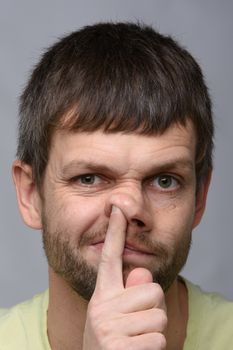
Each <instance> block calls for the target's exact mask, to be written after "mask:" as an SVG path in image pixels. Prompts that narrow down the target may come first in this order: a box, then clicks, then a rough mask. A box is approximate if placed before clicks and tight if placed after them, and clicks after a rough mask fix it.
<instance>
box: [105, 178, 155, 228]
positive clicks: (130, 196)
mask: <svg viewBox="0 0 233 350" xmlns="http://www.w3.org/2000/svg"><path fill="white" fill-rule="evenodd" d="M113 205H115V206H117V207H118V208H120V209H121V211H122V212H123V214H124V215H125V217H126V219H127V221H128V225H130V226H135V224H137V225H136V226H138V227H143V228H144V229H145V227H148V229H149V226H150V224H151V222H150V221H151V220H150V215H149V211H148V203H147V198H146V196H145V193H144V192H143V189H142V187H141V184H140V183H136V182H131V181H127V182H124V183H123V184H121V185H119V186H117V187H116V188H115V189H113V190H112V191H111V193H110V194H109V197H108V199H107V203H106V213H107V215H109V213H110V211H111V207H112V206H113Z"/></svg>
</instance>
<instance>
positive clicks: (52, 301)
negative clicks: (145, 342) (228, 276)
mask: <svg viewBox="0 0 233 350" xmlns="http://www.w3.org/2000/svg"><path fill="white" fill-rule="evenodd" d="M49 284H50V289H49V307H48V320H47V326H48V337H49V343H50V345H51V348H52V350H64V349H65V350H74V349H75V350H82V338H83V332H84V327H85V322H86V312H87V306H88V302H87V301H86V300H84V299H83V298H81V297H80V296H79V295H78V294H77V293H75V292H74V291H73V290H72V289H71V288H70V287H69V286H68V285H67V284H66V282H65V281H64V280H63V279H62V278H61V277H59V276H58V275H57V274H55V273H54V272H53V271H52V270H51V269H50V270H49ZM166 305H167V313H168V327H167V331H166V338H167V350H170V349H172V350H176V349H179V350H180V349H182V348H183V344H184V340H185V336H186V328H187V319H188V302H187V291H186V287H185V285H184V284H183V283H182V282H181V281H179V280H175V281H174V282H173V284H172V286H171V287H170V288H169V290H168V291H167V293H166Z"/></svg>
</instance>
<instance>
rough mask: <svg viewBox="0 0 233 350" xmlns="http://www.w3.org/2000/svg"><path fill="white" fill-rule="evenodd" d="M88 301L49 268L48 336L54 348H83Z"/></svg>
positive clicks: (63, 349) (62, 349)
mask: <svg viewBox="0 0 233 350" xmlns="http://www.w3.org/2000/svg"><path fill="white" fill-rule="evenodd" d="M87 306H88V302H87V301H86V300H84V299H83V298H82V297H80V296H79V295H78V294H77V293H75V292H74V291H73V290H72V288H70V287H69V286H68V285H67V283H66V282H65V281H64V280H63V279H62V278H61V277H60V276H58V275H57V274H55V273H54V272H53V271H52V270H51V269H49V307H48V319H47V327H48V337H49V343H50V346H51V348H52V350H74V349H75V350H81V349H82V338H83V332H84V327H85V321H86V312H87Z"/></svg>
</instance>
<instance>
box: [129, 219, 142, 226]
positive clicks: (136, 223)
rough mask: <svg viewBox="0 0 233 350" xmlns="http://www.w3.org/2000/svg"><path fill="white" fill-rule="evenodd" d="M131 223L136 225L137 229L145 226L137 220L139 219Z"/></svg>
mask: <svg viewBox="0 0 233 350" xmlns="http://www.w3.org/2000/svg"><path fill="white" fill-rule="evenodd" d="M131 221H132V223H133V224H134V225H136V226H138V227H144V226H145V224H144V222H143V221H141V220H139V219H132V220H131Z"/></svg>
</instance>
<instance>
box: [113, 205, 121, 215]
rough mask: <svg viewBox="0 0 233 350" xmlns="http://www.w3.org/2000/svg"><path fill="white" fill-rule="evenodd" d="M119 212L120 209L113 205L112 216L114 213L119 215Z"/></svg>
mask: <svg viewBox="0 0 233 350" xmlns="http://www.w3.org/2000/svg"><path fill="white" fill-rule="evenodd" d="M119 211H120V209H119V208H118V207H116V206H115V205H113V206H112V212H111V214H113V213H117V212H118V213H119Z"/></svg>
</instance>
